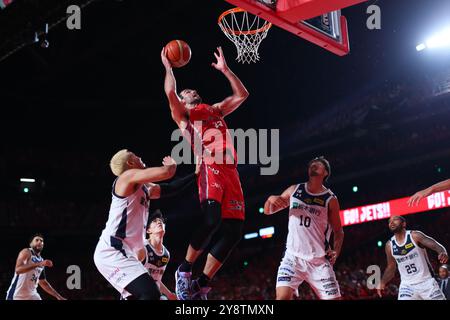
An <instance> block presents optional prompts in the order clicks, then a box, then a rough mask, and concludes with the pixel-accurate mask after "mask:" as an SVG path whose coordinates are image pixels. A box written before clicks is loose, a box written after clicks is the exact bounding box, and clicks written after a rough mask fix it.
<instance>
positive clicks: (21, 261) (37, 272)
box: [6, 234, 66, 300]
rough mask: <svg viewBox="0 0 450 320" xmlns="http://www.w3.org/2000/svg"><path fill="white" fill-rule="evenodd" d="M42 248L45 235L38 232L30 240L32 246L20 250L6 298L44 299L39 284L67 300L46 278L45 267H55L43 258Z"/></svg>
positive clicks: (55, 295) (57, 296) (54, 294)
mask: <svg viewBox="0 0 450 320" xmlns="http://www.w3.org/2000/svg"><path fill="white" fill-rule="evenodd" d="M42 249H44V237H43V236H42V234H36V235H34V236H33V237H32V238H31V240H30V247H29V248H25V249H23V250H22V251H20V253H19V256H18V257H17V261H16V268H15V273H14V277H13V279H12V281H11V285H10V286H9V289H8V292H7V293H6V300H42V299H41V296H40V295H39V293H38V292H37V286H38V285H39V286H40V287H41V288H42V289H44V290H45V291H46V292H47V293H48V294H50V295H52V296H53V297H55V298H56V299H58V300H66V299H65V298H63V297H62V296H61V295H60V294H59V293H58V292H57V291H56V290H55V289H53V287H52V286H51V285H50V283H49V282H48V281H47V279H46V276H45V267H47V268H51V267H53V262H52V261H51V260H44V258H42V256H41V252H42Z"/></svg>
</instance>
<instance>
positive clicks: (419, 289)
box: [378, 216, 448, 300]
mask: <svg viewBox="0 0 450 320" xmlns="http://www.w3.org/2000/svg"><path fill="white" fill-rule="evenodd" d="M389 229H390V230H391V231H392V232H393V233H394V236H393V237H392V238H391V239H390V240H389V241H388V242H386V256H387V267H386V270H385V271H384V274H383V277H382V279H381V283H380V286H379V288H378V295H379V296H380V297H381V296H382V291H383V290H384V288H385V286H386V284H387V283H388V282H389V281H391V279H392V278H393V277H394V275H395V270H396V268H397V266H398V271H399V272H400V279H401V282H400V287H399V290H398V299H399V300H445V297H444V294H443V293H442V291H441V289H440V288H439V285H438V283H437V281H436V280H435V279H434V278H433V276H432V275H433V273H434V272H433V269H432V268H431V265H430V262H429V260H428V255H427V250H426V249H427V248H428V249H431V250H433V251H435V252H436V253H437V254H438V259H439V262H440V263H447V261H448V255H447V251H446V250H445V248H444V247H443V246H442V245H441V244H440V243H438V242H437V241H436V240H434V239H433V238H430V237H428V236H427V235H425V234H424V233H423V232H420V231H410V230H406V220H405V218H403V217H402V216H393V217H391V218H390V219H389Z"/></svg>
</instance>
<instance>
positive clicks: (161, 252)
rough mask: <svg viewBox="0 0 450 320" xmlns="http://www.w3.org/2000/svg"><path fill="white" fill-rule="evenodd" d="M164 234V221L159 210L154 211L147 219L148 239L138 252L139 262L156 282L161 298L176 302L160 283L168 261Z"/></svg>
mask: <svg viewBox="0 0 450 320" xmlns="http://www.w3.org/2000/svg"><path fill="white" fill-rule="evenodd" d="M165 233H166V223H165V219H164V217H163V215H162V213H161V211H160V210H156V211H155V212H154V213H153V214H152V216H151V217H150V218H149V223H148V225H147V234H148V239H147V241H146V242H145V246H144V248H143V249H141V250H140V251H139V255H138V256H139V260H141V261H142V263H143V264H144V267H145V268H146V269H147V270H148V272H149V273H150V275H151V276H152V278H153V280H155V281H156V284H157V285H158V288H159V290H160V291H161V295H162V296H161V297H162V299H164V296H165V297H166V299H169V300H177V296H176V294H175V293H173V292H172V291H170V290H169V289H168V288H167V287H166V286H165V285H164V283H163V282H162V277H163V275H164V271H165V270H166V267H167V264H168V263H169V260H170V253H169V250H167V248H166V247H165V246H164V244H163V241H164V235H165Z"/></svg>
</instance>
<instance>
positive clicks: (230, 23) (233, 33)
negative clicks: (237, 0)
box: [218, 8, 272, 63]
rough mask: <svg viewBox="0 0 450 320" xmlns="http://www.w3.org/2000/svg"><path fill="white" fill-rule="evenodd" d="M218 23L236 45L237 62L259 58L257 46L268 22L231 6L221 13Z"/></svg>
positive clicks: (247, 61) (266, 28)
mask: <svg viewBox="0 0 450 320" xmlns="http://www.w3.org/2000/svg"><path fill="white" fill-rule="evenodd" d="M252 16H253V17H252ZM218 23H219V26H220V29H222V31H223V33H225V35H226V36H227V38H228V39H230V40H231V41H232V42H233V43H234V45H235V46H236V49H237V52H238V55H237V58H236V60H237V61H238V62H241V63H250V62H256V61H258V60H259V53H258V48H259V45H260V44H261V42H262V41H263V40H264V39H265V38H266V36H267V32H268V31H269V29H270V27H271V26H272V24H271V23H270V22H268V21H266V20H263V19H261V18H260V17H258V16H254V15H253V14H251V13H249V12H247V11H245V10H244V9H241V8H233V9H230V10H227V11H225V12H224V13H222V14H221V15H220V17H219V21H218Z"/></svg>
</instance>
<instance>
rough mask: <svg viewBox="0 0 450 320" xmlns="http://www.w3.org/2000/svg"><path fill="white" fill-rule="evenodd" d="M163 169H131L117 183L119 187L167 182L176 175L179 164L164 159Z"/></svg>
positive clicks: (169, 158) (169, 159)
mask: <svg viewBox="0 0 450 320" xmlns="http://www.w3.org/2000/svg"><path fill="white" fill-rule="evenodd" d="M162 164H163V165H162V166H161V167H153V168H147V169H129V170H127V171H125V172H124V173H123V174H122V175H121V176H120V177H119V180H118V181H117V187H119V183H120V184H146V183H150V182H157V181H162V180H167V179H170V178H172V177H173V176H174V175H175V171H176V169H177V164H176V162H175V160H173V159H172V158H171V157H169V156H167V157H164V159H163V161H162Z"/></svg>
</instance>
